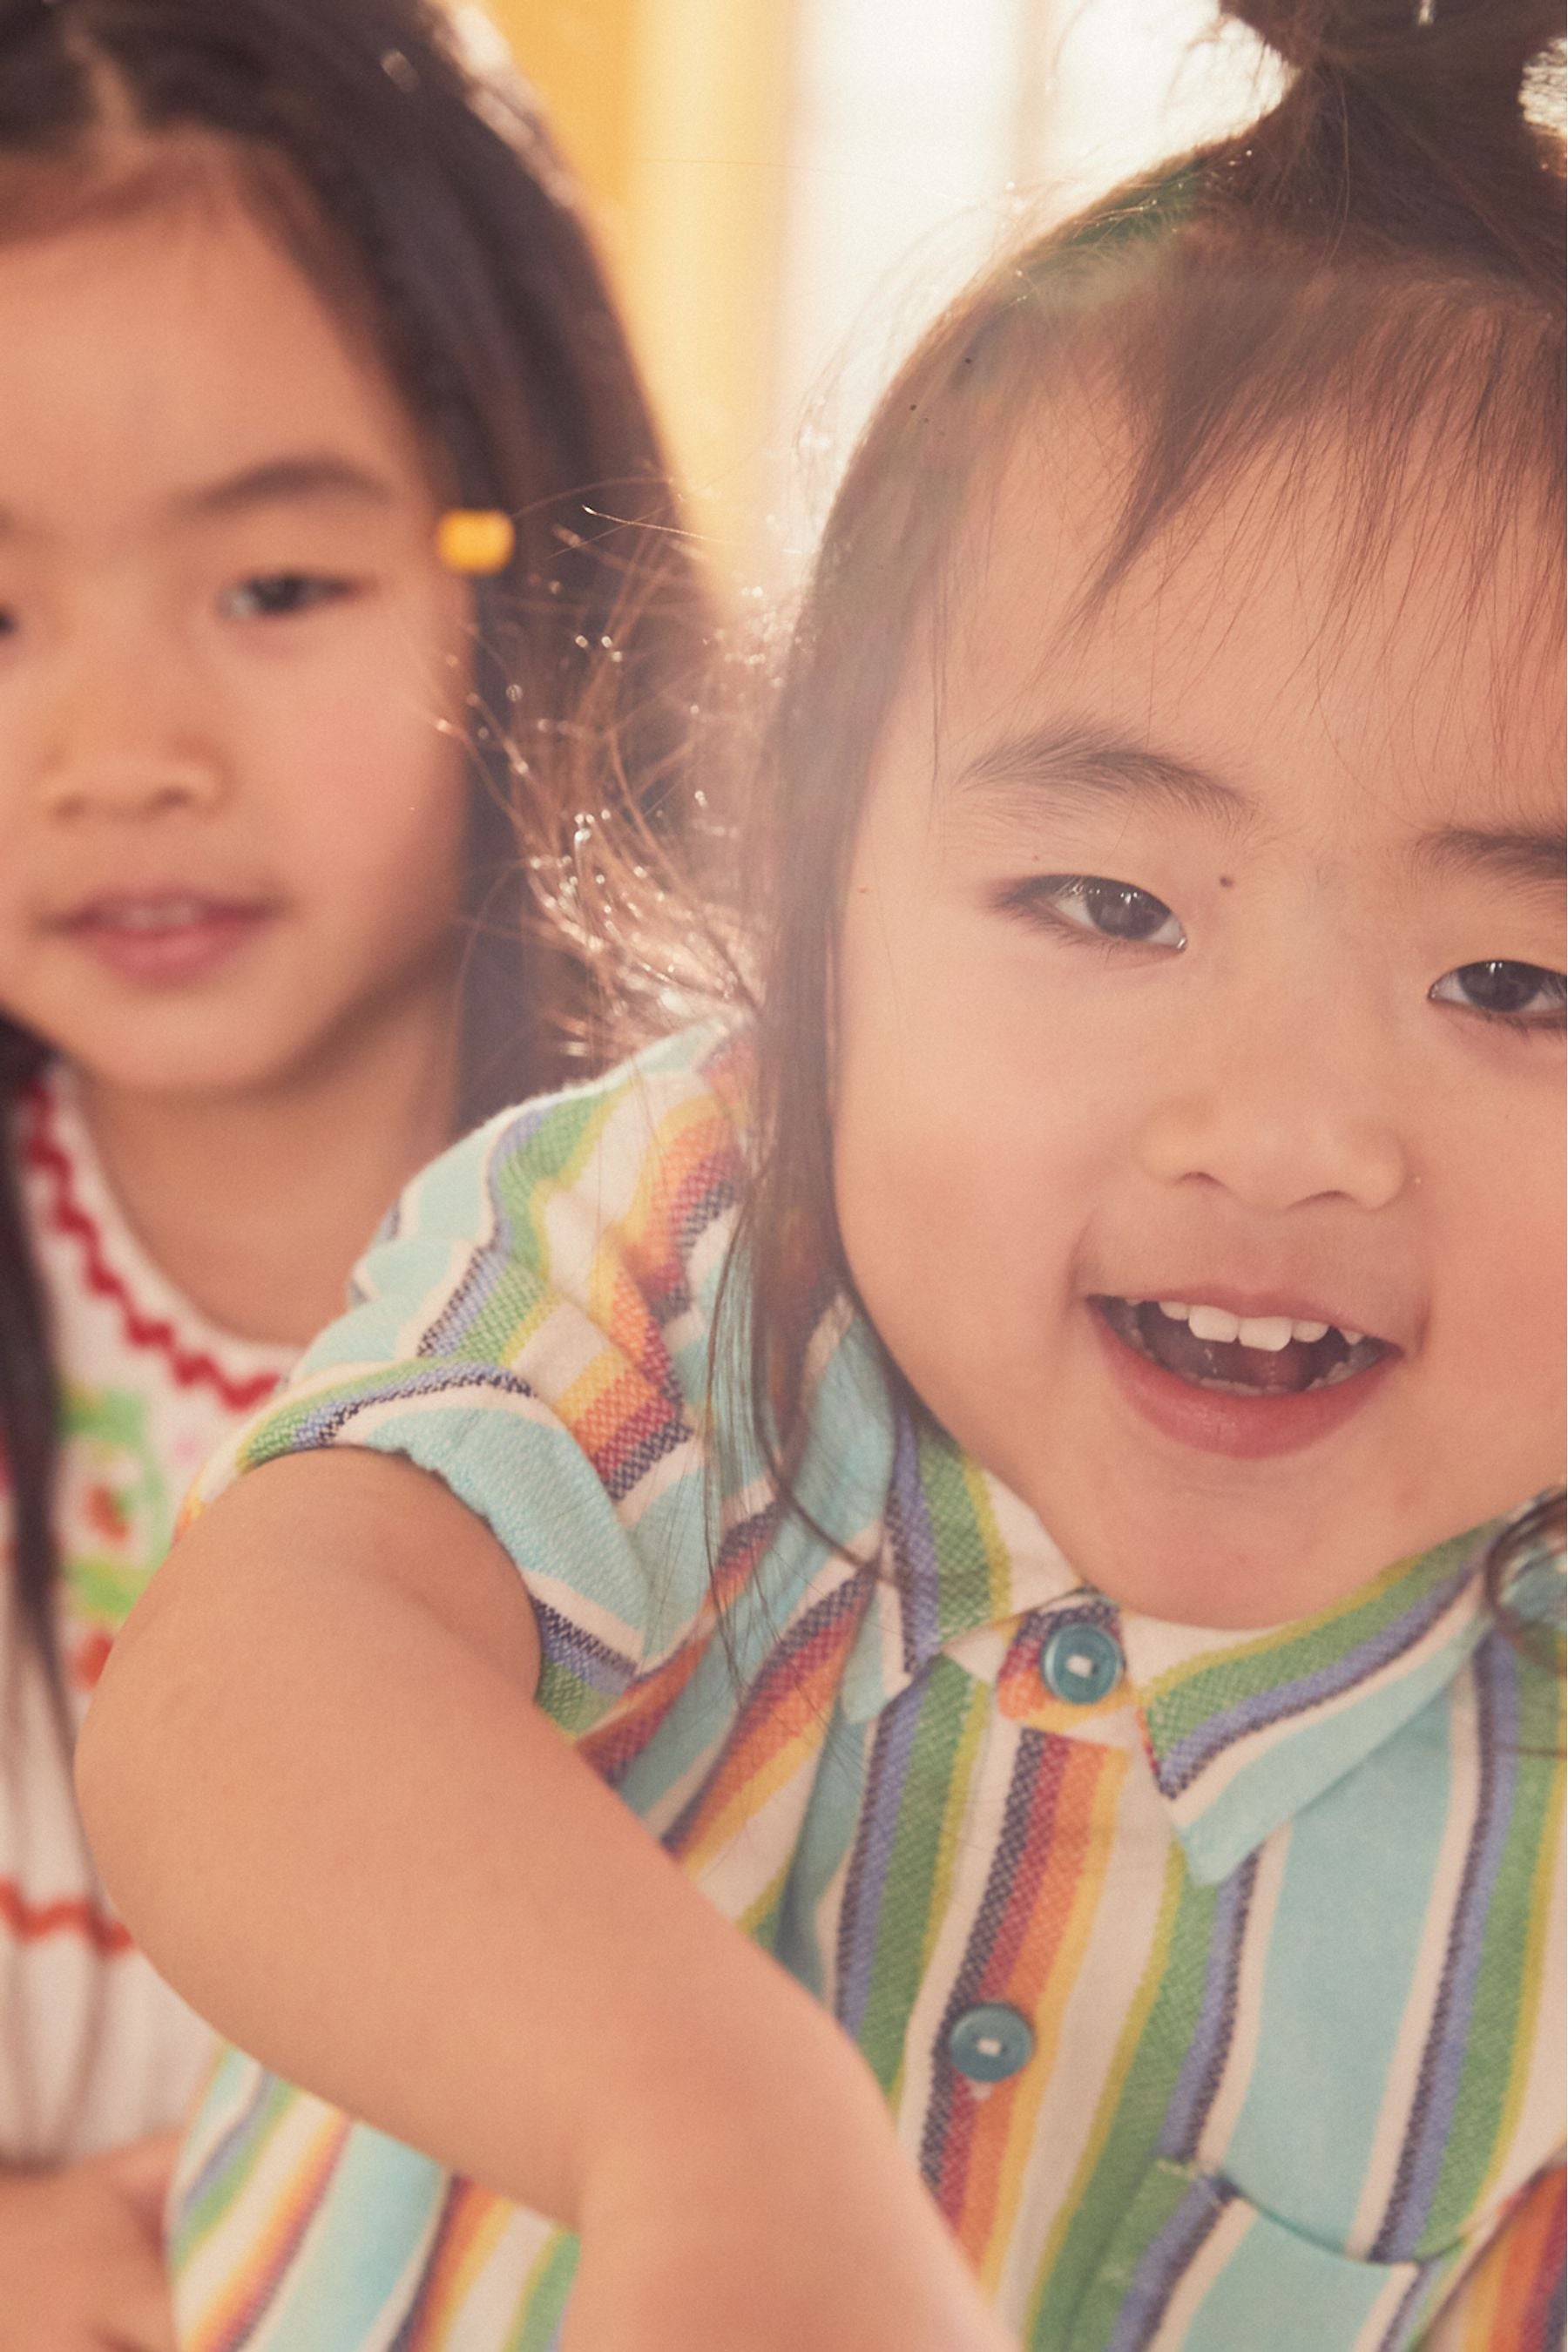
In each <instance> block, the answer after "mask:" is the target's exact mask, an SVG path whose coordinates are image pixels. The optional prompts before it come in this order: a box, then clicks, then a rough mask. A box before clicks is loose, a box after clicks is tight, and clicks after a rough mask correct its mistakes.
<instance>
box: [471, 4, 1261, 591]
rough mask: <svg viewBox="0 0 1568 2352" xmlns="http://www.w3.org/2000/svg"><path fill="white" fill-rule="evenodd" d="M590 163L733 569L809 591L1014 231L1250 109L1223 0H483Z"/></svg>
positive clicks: (1239, 42)
mask: <svg viewBox="0 0 1568 2352" xmlns="http://www.w3.org/2000/svg"><path fill="white" fill-rule="evenodd" d="M458 15H459V16H463V17H464V18H465V19H466V20H467V22H466V27H465V29H466V30H467V32H468V35H469V37H472V38H474V39H476V40H479V41H483V40H485V39H486V38H488V39H489V40H490V41H491V42H493V41H494V40H496V39H497V38H498V37H501V38H504V40H505V41H506V43H507V44H508V45H509V46H510V49H511V52H512V55H513V56H514V58H516V60H517V62H518V64H519V65H520V66H521V68H522V71H523V73H524V74H525V75H526V76H527V78H528V79H529V80H530V81H531V82H532V84H533V85H534V87H535V89H537V90H538V92H539V95H540V97H541V99H542V102H543V104H544V106H545V108H546V110H547V111H548V113H549V115H550V117H551V120H552V123H553V125H554V128H555V131H556V135H557V138H558V140H559V142H560V144H561V146H562V148H563V152H564V154H565V157H566V160H567V162H568V163H569V165H570V167H571V170H572V172H573V173H574V177H575V178H576V180H577V182H578V184H579V187H580V191H581V196H582V201H583V203H584V206H585V208H586V210H587V212H588V215H589V217H590V219H591V220H592V222H593V223H594V225H595V228H596V230H597V234H598V240H599V244H600V247H601V249H602V251H603V252H604V253H605V257H606V258H607V260H608V263H609V265H610V268H611V272H612V275H613V277H614V278H615V281H616V286H617V289H618V290H619V292H620V295H621V298H622V299H623V301H624V303H625V305H626V312H627V315H628V318H629V320H630V321H631V326H632V331H633V335H634V338H635V340H636V341H637V346H638V349H639V352H640V354H641V357H642V361H643V363H644V366H645V368H646V370H647V375H648V378H649V381H650V383H651V385H652V388H653V393H654V396H655V399H656V401H657V402H658V406H659V409H660V412H661V415H662V416H663V418H664V421H665V425H666V428H667V431H668V437H669V441H670V446H671V449H672V452H673V455H674V458H675V462H676V464H677V467H678V468H679V472H680V474H681V476H682V478H683V479H684V481H685V483H686V486H687V488H688V491H689V499H690V509H689V512H690V520H691V523H692V525H693V528H694V529H696V530H699V531H700V533H701V534H702V535H703V536H704V538H706V539H707V540H708V541H710V552H711V555H712V558H713V561H714V562H715V566H716V568H717V569H718V570H719V572H721V574H724V573H727V574H728V575H729V577H730V579H731V583H733V584H734V585H736V586H738V587H743V586H744V585H745V584H747V583H756V584H758V585H763V586H764V587H765V588H766V589H767V590H768V591H769V592H770V593H771V592H772V591H773V590H776V589H777V588H778V587H779V586H781V585H784V584H786V583H787V582H788V580H789V578H790V576H791V574H792V573H793V572H795V570H796V569H797V568H798V566H799V563H800V562H801V561H802V558H803V555H804V553H805V551H806V550H807V549H808V548H809V546H810V543H811V541H812V538H813V537H814V535H815V530H816V524H817V522H818V521H819V520H820V517H821V514H822V511H823V509H824V507H825V504H826V499H827V497H828V495H829V494H830V492H831V489H832V487H833V484H834V481H835V479H836V478H837V472H838V470H839V468H840V467H841V466H842V464H843V462H844V459H845V458H846V457H847V454H848V451H849V448H850V447H851V446H852V445H853V441H854V438H855V436H856V433H857V432H858V427H859V425H861V423H862V422H863V420H864V418H865V415H866V414H867V411H868V408H869V405H870V404H871V401H872V399H873V398H874V396H875V394H876V392H877V390H878V389H879V385H880V384H881V383H882V382H883V381H884V380H885V379H886V377H887V375H888V373H889V372H890V370H891V368H892V366H893V365H894V363H895V362H896V361H897V360H898V358H899V357H900V355H901V353H902V352H904V351H905V350H906V349H907V348H908V346H909V345H910V343H911V342H912V341H914V340H915V338H916V337H917V336H918V334H919V333H920V332H921V329H922V328H923V327H924V326H925V325H926V323H927V322H928V321H929V320H931V318H932V317H933V316H934V315H935V313H936V312H937V311H938V310H940V309H941V307H942V304H943V302H944V301H945V300H946V299H947V298H948V297H949V296H950V295H951V294H952V292H953V291H955V290H956V289H957V287H958V286H959V285H961V284H962V283H963V280H964V278H966V277H967V276H968V275H969V274H970V272H971V271H972V270H973V268H976V267H978V266H979V264H980V263H981V262H982V261H984V259H985V257H987V255H988V254H989V253H990V252H992V251H993V250H994V248H995V247H996V246H997V245H998V243H999V242H1001V241H1002V240H1004V239H1005V238H1007V237H1009V236H1016V235H1018V234H1019V233H1020V232H1021V231H1022V230H1023V229H1025V228H1026V226H1028V225H1029V224H1030V223H1031V222H1032V221H1034V220H1035V219H1037V218H1038V219H1041V220H1045V219H1048V218H1050V217H1052V216H1053V215H1059V214H1060V213H1061V212H1063V211H1065V210H1070V209H1072V208H1073V206H1074V205H1077V204H1078V203H1080V202H1081V201H1083V199H1084V198H1085V197H1087V196H1089V195H1090V194H1095V193H1097V192H1098V191H1100V190H1102V189H1104V188H1108V187H1110V186H1112V185H1114V184H1115V183H1116V182H1117V181H1119V180H1121V179H1122V178H1123V177H1125V176H1126V175H1127V174H1128V173H1131V172H1132V171H1135V170H1137V169H1138V168H1140V167H1141V166H1142V165H1144V164H1147V163H1152V162H1154V161H1156V160H1158V159H1160V158H1161V157H1163V156H1164V155H1166V154H1170V153H1173V152H1175V151H1176V150H1178V149H1180V148H1183V147H1185V146H1190V145H1192V144H1194V143H1195V142H1197V141H1199V140H1201V139H1205V138H1208V137H1212V136H1214V135H1215V134H1216V133H1218V132H1220V131H1226V130H1228V129H1231V128H1233V127H1235V126H1237V125H1238V124H1240V123H1243V122H1245V121H1248V120H1249V119H1250V118H1251V117H1252V116H1253V115H1255V114H1256V113H1257V112H1258V109H1259V107H1260V105H1261V104H1262V103H1265V102H1267V100H1268V98H1269V97H1271V96H1272V94H1273V91H1274V89H1276V88H1277V87H1278V81H1277V78H1276V76H1275V73H1274V68H1272V65H1271V62H1270V61H1269V60H1268V58H1267V57H1266V56H1265V54H1264V52H1263V51H1262V49H1261V48H1260V47H1259V46H1258V44H1257V43H1256V42H1254V41H1253V40H1252V39H1251V37H1249V36H1247V34H1245V33H1244V32H1242V31H1240V30H1239V29H1238V28H1237V27H1236V26H1224V27H1222V26H1220V25H1219V23H1218V20H1217V16H1216V11H1215V0H484V6H483V11H482V13H481V9H480V5H479V0H459V5H458Z"/></svg>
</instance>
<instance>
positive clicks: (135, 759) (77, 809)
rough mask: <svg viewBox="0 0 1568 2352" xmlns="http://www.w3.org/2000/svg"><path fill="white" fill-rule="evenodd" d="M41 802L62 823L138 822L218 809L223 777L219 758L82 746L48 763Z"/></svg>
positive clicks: (182, 752)
mask: <svg viewBox="0 0 1568 2352" xmlns="http://www.w3.org/2000/svg"><path fill="white" fill-rule="evenodd" d="M40 797H41V799H42V803H43V806H44V810H45V813H46V814H47V815H48V816H50V817H53V818H54V819H55V820H56V821H57V822H58V823H62V824H68V823H71V822H73V821H79V820H82V819H88V818H92V817H101V818H110V819H118V820H120V821H121V822H132V823H134V822H137V821H140V820H142V819H145V818H148V817H156V816H164V815H170V814H174V813H175V812H177V811H181V810H184V811H187V812H189V813H191V814H201V813H203V812H205V810H207V809H210V808H213V807H215V806H216V803H218V801H219V800H221V798H222V797H223V775H222V771H221V769H220V767H219V764H218V761H217V760H216V758H215V757H213V756H211V755H209V754H207V753H205V752H201V751H195V750H190V751H185V750H175V749H170V750H169V751H157V750H142V751H136V750H131V749H126V750H123V751H114V750H110V749H109V748H107V747H106V748H104V749H101V750H100V751H96V752H94V751H91V750H89V748H88V747H87V746H82V747H81V748H80V749H79V750H75V751H72V752H71V753H70V754H69V755H68V756H66V757H64V758H61V759H58V760H57V761H52V762H51V763H50V764H49V766H48V768H47V770H46V772H45V774H44V776H43V779H42V786H41V793H40Z"/></svg>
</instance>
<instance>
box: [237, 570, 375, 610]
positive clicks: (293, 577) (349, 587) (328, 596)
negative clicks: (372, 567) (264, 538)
mask: <svg viewBox="0 0 1568 2352" xmlns="http://www.w3.org/2000/svg"><path fill="white" fill-rule="evenodd" d="M352 593H353V583H352V582H351V581H347V580H330V579H327V578H324V577H323V576H322V575H321V574H320V573H319V572H257V573H255V574H254V575H253V576H252V577H251V578H250V579H248V580H237V581H236V582H235V583H234V584H233V586H232V587H229V588H226V589H225V590H224V592H223V593H222V594H221V596H220V597H219V598H218V610H219V612H220V613H221V614H223V616H224V618H225V620H227V621H287V620H291V619H292V618H293V617H294V615H295V614H299V613H309V612H312V611H314V609H315V608H316V607H317V606H318V605H320V604H336V603H337V602H338V600H339V599H340V598H341V597H343V596H347V595H350V594H352Z"/></svg>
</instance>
